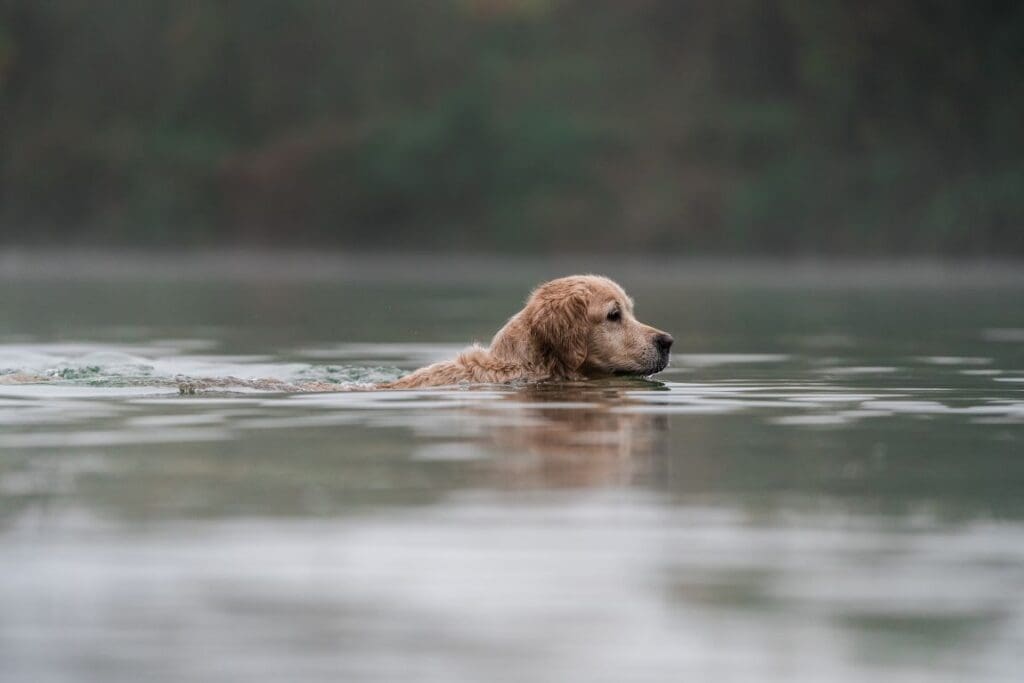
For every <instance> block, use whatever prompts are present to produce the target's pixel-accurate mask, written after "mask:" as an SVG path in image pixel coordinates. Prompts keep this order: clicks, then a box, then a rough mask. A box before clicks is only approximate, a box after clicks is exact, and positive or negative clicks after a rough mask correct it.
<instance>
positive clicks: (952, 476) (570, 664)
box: [0, 262, 1024, 682]
mask: <svg viewBox="0 0 1024 683" xmlns="http://www.w3.org/2000/svg"><path fill="white" fill-rule="evenodd" d="M7 266H8V267H7V268H6V269H0V279H2V280H3V282H2V286H3V288H4V295H3V296H2V297H0V614H2V615H3V616H2V618H0V675H2V677H3V679H4V680H32V681H65V680H97V681H99V680H102V681H136V680H140V679H143V678H145V679H147V680H153V679H155V680H183V679H184V680H196V681H214V680H224V679H225V678H242V677H245V678H246V679H248V680H258V681H264V680H265V681H279V680H308V681H318V680H325V681H326V680H331V681H337V680H373V681H393V680H402V679H412V680H429V681H473V682H476V681H483V680H486V681H506V680H507V681H521V680H536V681H576V680H578V681H602V680H605V681H621V680H636V681H664V680H752V679H756V680H762V681H765V680H767V681H775V680H777V681H822V680H834V681H868V680H870V681H876V680H896V681H904V680H905V681H922V680H928V681H944V680H948V681H979V680H991V681H1016V680H1019V676H1020V671H1021V666H1022V664H1024V662H1022V656H1021V654H1020V653H1022V652H1024V495H1022V494H1024V457H1022V456H1024V306H1022V304H1021V302H1022V301H1024V283H1022V282H1020V281H1018V280H1016V279H1014V278H1013V277H1010V278H1001V279H997V280H996V281H992V280H991V279H986V278H978V277H966V278H965V277H958V276H957V275H956V273H955V272H954V273H953V274H952V275H951V276H950V277H943V276H941V274H940V276H939V277H928V278H923V279H922V278H920V277H907V276H906V275H905V274H903V275H901V272H900V270H899V268H896V267H893V269H892V270H885V269H883V270H882V271H880V272H882V273H883V274H884V275H885V277H879V278H875V279H872V278H846V279H843V278H838V279H839V281H838V282H837V281H836V279H834V278H831V277H829V273H828V270H827V269H823V270H820V271H815V272H814V273H812V274H811V275H807V274H806V273H805V274H804V275H802V276H800V277H797V278H787V277H786V269H785V268H782V269H778V268H772V267H766V268H762V269H761V270H755V271H754V272H753V274H751V273H750V272H746V273H745V275H743V276H742V277H735V278H727V277H722V276H721V275H717V276H709V277H707V278H702V277H696V276H694V275H693V274H692V273H690V274H688V273H687V270H686V268H687V266H686V265H685V264H681V265H679V266H678V267H677V268H675V269H674V268H673V267H672V266H671V265H670V264H669V265H665V264H663V265H662V266H661V270H659V271H657V272H655V273H652V272H650V271H648V270H644V269H641V268H635V267H632V268H627V267H620V268H619V269H618V270H616V268H615V266H614V264H612V265H611V267H605V268H603V270H605V271H606V272H608V274H609V275H612V276H614V277H617V278H618V279H619V280H620V281H621V282H622V283H623V284H624V285H625V286H626V287H627V289H628V290H629V291H630V293H631V294H632V295H633V296H634V298H635V299H636V301H637V313H638V316H639V317H640V318H641V320H644V321H645V322H649V323H651V324H653V325H656V326H658V327H660V328H662V329H666V330H668V331H670V332H672V333H673V335H674V336H675V337H676V340H677V341H676V348H675V350H676V353H675V354H674V355H673V359H672V364H671V366H670V367H669V369H668V370H666V371H665V372H663V373H661V374H659V375H657V376H656V377H654V378H651V379H650V380H640V379H637V380H615V381H601V382H588V383H581V384H575V385H537V386H526V387H500V386H487V387H471V388H462V389H448V390H430V391H409V392H373V391H370V392H357V393H344V392H342V393H325V394H289V393H283V392H273V391H255V390H252V389H248V388H244V387H227V388H224V389H219V390H216V391H209V392H205V393H202V394H200V395H197V396H179V395H178V393H177V389H176V387H175V380H176V378H178V377H182V376H184V377H228V376H233V377H240V378H258V377H272V378H276V379H281V380H285V381H302V380H306V379H314V380H322V381H329V382H337V383H338V384H340V385H343V384H345V383H350V382H367V381H379V380H385V379H392V378H394V377H397V376H399V375H400V374H401V373H402V372H405V371H407V370H410V369H413V368H415V367H418V366H420V365H421V364H424V363H427V362H430V361H433V360H436V359H440V358H444V357H447V356H449V355H451V354H452V353H453V352H455V351H457V350H458V349H459V348H461V347H462V346H463V345H464V344H465V343H466V342H468V341H471V340H474V339H476V340H483V341H486V340H487V339H488V338H489V336H490V335H491V334H492V333H493V332H494V331H495V330H496V329H498V327H500V325H501V324H502V322H503V321H504V319H505V318H506V317H507V316H508V315H510V314H511V313H513V312H514V311H515V310H516V309H517V307H518V306H519V304H520V303H521V301H522V299H523V297H524V296H525V294H526V292H527V291H528V289H529V287H530V286H531V285H533V284H535V282H536V281H537V280H538V279H539V278H541V277H545V276H557V275H562V274H565V273H566V272H568V271H566V270H565V269H564V268H561V269H558V270H555V269H554V267H552V266H550V264H544V263H531V264H520V265H519V266H510V267H507V268H506V269H504V270H502V271H501V273H499V274H498V275H495V273H493V272H488V269H487V268H481V269H476V270H474V269H472V268H468V269H462V270H458V269H456V270H455V271H454V272H452V271H450V270H446V268H445V264H444V263H443V262H442V263H432V264H430V263H428V264H427V265H425V266H423V267H422V268H421V269H420V270H412V271H403V272H402V274H401V277H397V276H395V273H394V272H388V271H386V270H385V271H383V272H377V271H375V269H374V268H371V267H368V266H366V265H365V264H363V265H358V264H357V265H353V264H351V263H347V262H346V263H342V264H339V265H338V266H337V267H336V268H332V267H327V266H324V265H323V264H321V265H320V267H319V270H317V271H316V273H315V275H314V276H310V275H309V273H308V272H304V271H302V269H301V268H299V269H298V270H297V271H295V272H293V271H290V270H288V269H287V268H284V269H278V270H276V271H273V272H268V271H267V269H260V268H253V267H251V264H249V265H248V266H246V267H244V268H241V269H238V268H236V269H233V270H232V269H225V270H224V271H219V270H218V269H217V268H211V269H209V270H208V271H202V272H196V271H195V270H188V269H187V268H186V269H185V272H184V273H183V274H182V276H181V277H175V276H174V266H173V265H165V266H164V267H163V269H162V270H153V271H152V272H147V270H146V269H145V268H142V269H131V268H128V269H125V268H122V269H120V270H118V269H117V268H114V269H113V270H108V269H106V268H105V267H92V268H89V267H85V268H82V267H80V268H77V269H75V268H70V269H67V268H63V267H62V266H61V264H60V263H58V264H57V265H53V266H52V267H50V268H49V269H25V268H23V267H22V268H12V267H11V266H10V263H8V264H7ZM576 269H577V268H570V270H576ZM579 269H583V268H582V267H580V268H579ZM701 272H704V271H701ZM876 272H879V271H878V270H877V267H876ZM26 378H28V379H26ZM32 378H36V379H32Z"/></svg>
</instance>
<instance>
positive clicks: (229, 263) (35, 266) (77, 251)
mask: <svg viewBox="0 0 1024 683" xmlns="http://www.w3.org/2000/svg"><path fill="white" fill-rule="evenodd" d="M574 272H600V273H605V274H608V275H611V276H613V277H618V278H621V279H623V280H625V281H629V282H632V283H635V284H637V285H643V284H644V283H651V282H674V283H680V284H692V285H694V286H712V287H728V286H736V287H754V286H764V287H826V288H831V287H842V288H850V287H852V288H875V287H889V286H904V287H1013V288H1016V287H1024V260H1020V259H1005V260H996V259H963V260H956V259H948V258H946V259H942V258H933V257H913V258H904V259H899V258H874V259H869V258H864V259H857V258H829V257H796V258H768V257H732V258H730V257H693V258H678V257H676V258H673V257H665V256H658V255H648V256H643V255H632V254H631V255H625V256H616V255H609V254H585V255H581V254H575V255H559V256H543V255H541V256H495V255H493V254H473V253H438V252H428V253H416V252H384V251H343V250H314V249H252V248H245V249H227V248H221V249H209V248H203V249H178V248H174V249H136V248H109V249H86V248H68V249H54V248H26V247H6V248H3V247H0V280H6V281H23V280H51V281H62V280H67V281H97V280H110V281H136V280H147V281H152V280H180V281H205V280H214V281H222V280H227V281H240V282H244V281H249V280H256V281H259V280H274V281H296V282H304V281H308V282H315V281H345V280H352V281H359V282H373V281H380V282H415V281H429V282H438V283H443V282H446V281H450V282H466V281H481V282H492V281H493V282H499V281H500V282H517V283H518V282H523V281H526V282H532V281H539V280H542V279H545V278H549V277H553V276H556V275H564V274H568V273H574Z"/></svg>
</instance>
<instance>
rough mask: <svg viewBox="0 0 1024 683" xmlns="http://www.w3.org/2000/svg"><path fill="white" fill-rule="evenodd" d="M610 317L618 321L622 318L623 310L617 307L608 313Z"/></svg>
mask: <svg viewBox="0 0 1024 683" xmlns="http://www.w3.org/2000/svg"><path fill="white" fill-rule="evenodd" d="M608 319H609V320H611V321H612V322H618V321H619V320H621V319H622V311H620V310H619V309H617V308H616V309H615V310H614V311H611V312H610V313H608Z"/></svg>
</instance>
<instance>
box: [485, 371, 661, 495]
mask: <svg viewBox="0 0 1024 683" xmlns="http://www.w3.org/2000/svg"><path fill="white" fill-rule="evenodd" d="M628 385H629V387H628V388H633V389H642V388H652V387H655V386H658V385H657V384H656V383H653V382H645V381H636V380H633V381H629V382H628ZM626 389H627V387H626V382H624V381H619V382H615V383H614V384H609V385H608V386H605V387H602V386H599V385H598V386H595V385H593V384H590V385H588V386H586V387H585V388H584V387H579V386H574V385H561V386H551V385H538V386H532V387H523V388H522V389H520V390H519V391H517V392H516V393H515V394H511V395H510V396H509V399H508V401H495V402H488V403H486V404H484V406H483V407H481V408H480V409H479V410H480V411H481V413H482V414H480V416H479V418H480V420H481V423H482V424H481V426H482V430H481V445H482V446H483V447H484V448H486V449H487V450H488V451H490V452H491V454H492V455H493V458H492V459H490V460H489V461H487V462H488V465H487V474H486V477H487V479H488V480H490V483H491V484H494V485H497V486H500V487H509V488H577V487H579V488H586V487H602V486H614V485H622V484H629V483H634V482H638V481H643V480H645V479H647V478H649V477H651V476H652V475H654V474H656V473H657V470H658V469H659V468H660V467H663V466H664V464H665V463H666V462H667V458H666V457H665V456H666V454H667V448H668V438H667V437H668V420H667V418H666V416H665V415H657V414H652V413H649V412H640V411H641V410H642V409H643V407H644V405H645V404H642V403H637V402H635V401H630V400H629V398H628V391H627V390H626ZM473 410H474V412H476V411H477V410H478V409H476V408H474V409H473Z"/></svg>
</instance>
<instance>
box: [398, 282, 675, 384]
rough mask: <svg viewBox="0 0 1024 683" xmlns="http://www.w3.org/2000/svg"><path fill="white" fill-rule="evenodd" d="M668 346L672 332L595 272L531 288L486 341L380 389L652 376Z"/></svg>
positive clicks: (660, 367) (662, 366)
mask: <svg viewBox="0 0 1024 683" xmlns="http://www.w3.org/2000/svg"><path fill="white" fill-rule="evenodd" d="M671 347H672V336H671V335H669V334H666V333H665V332H662V331H661V330H657V329H655V328H653V327H650V326H648V325H644V324H643V323H641V322H640V321H638V320H637V319H636V318H635V317H634V316H633V300H632V299H630V298H629V297H628V296H627V295H626V292H624V291H623V290H622V287H620V286H619V285H617V284H616V283H615V282H613V281H612V280H610V279H608V278H606V277H602V276H599V275H572V276H570V277H563V278H559V279H557V280H551V281H550V282H545V283H544V284H542V285H540V286H539V287H537V288H536V289H535V290H533V293H532V294H530V298H529V299H528V300H527V301H526V306H525V308H523V310H521V311H519V313H516V314H515V315H514V316H512V318H511V319H509V321H508V322H507V323H506V324H505V326H504V327H502V328H501V330H499V331H498V333H497V334H496V335H495V336H494V339H493V340H491V345H490V346H489V347H488V348H486V349H485V348H482V347H480V346H473V347H471V348H469V349H467V350H465V351H463V352H462V353H461V354H459V356H458V357H457V358H455V359H454V360H450V361H443V362H440V363H434V364H433V365H428V366H427V367H425V368H420V369H419V370H416V371H415V372H413V373H411V374H409V375H406V376H405V377H403V378H401V379H399V380H397V381H394V382H389V383H386V384H381V385H379V386H378V388H380V389H414V388H419V387H431V386H444V385H450V384H460V383H489V384H497V383H507V382H544V381H567V380H568V381H571V380H585V379H592V378H599V377H609V376H612V375H639V376H644V375H653V374H654V373H656V372H661V371H662V370H664V369H665V367H666V366H667V365H668V360H669V349H670V348H671Z"/></svg>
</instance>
